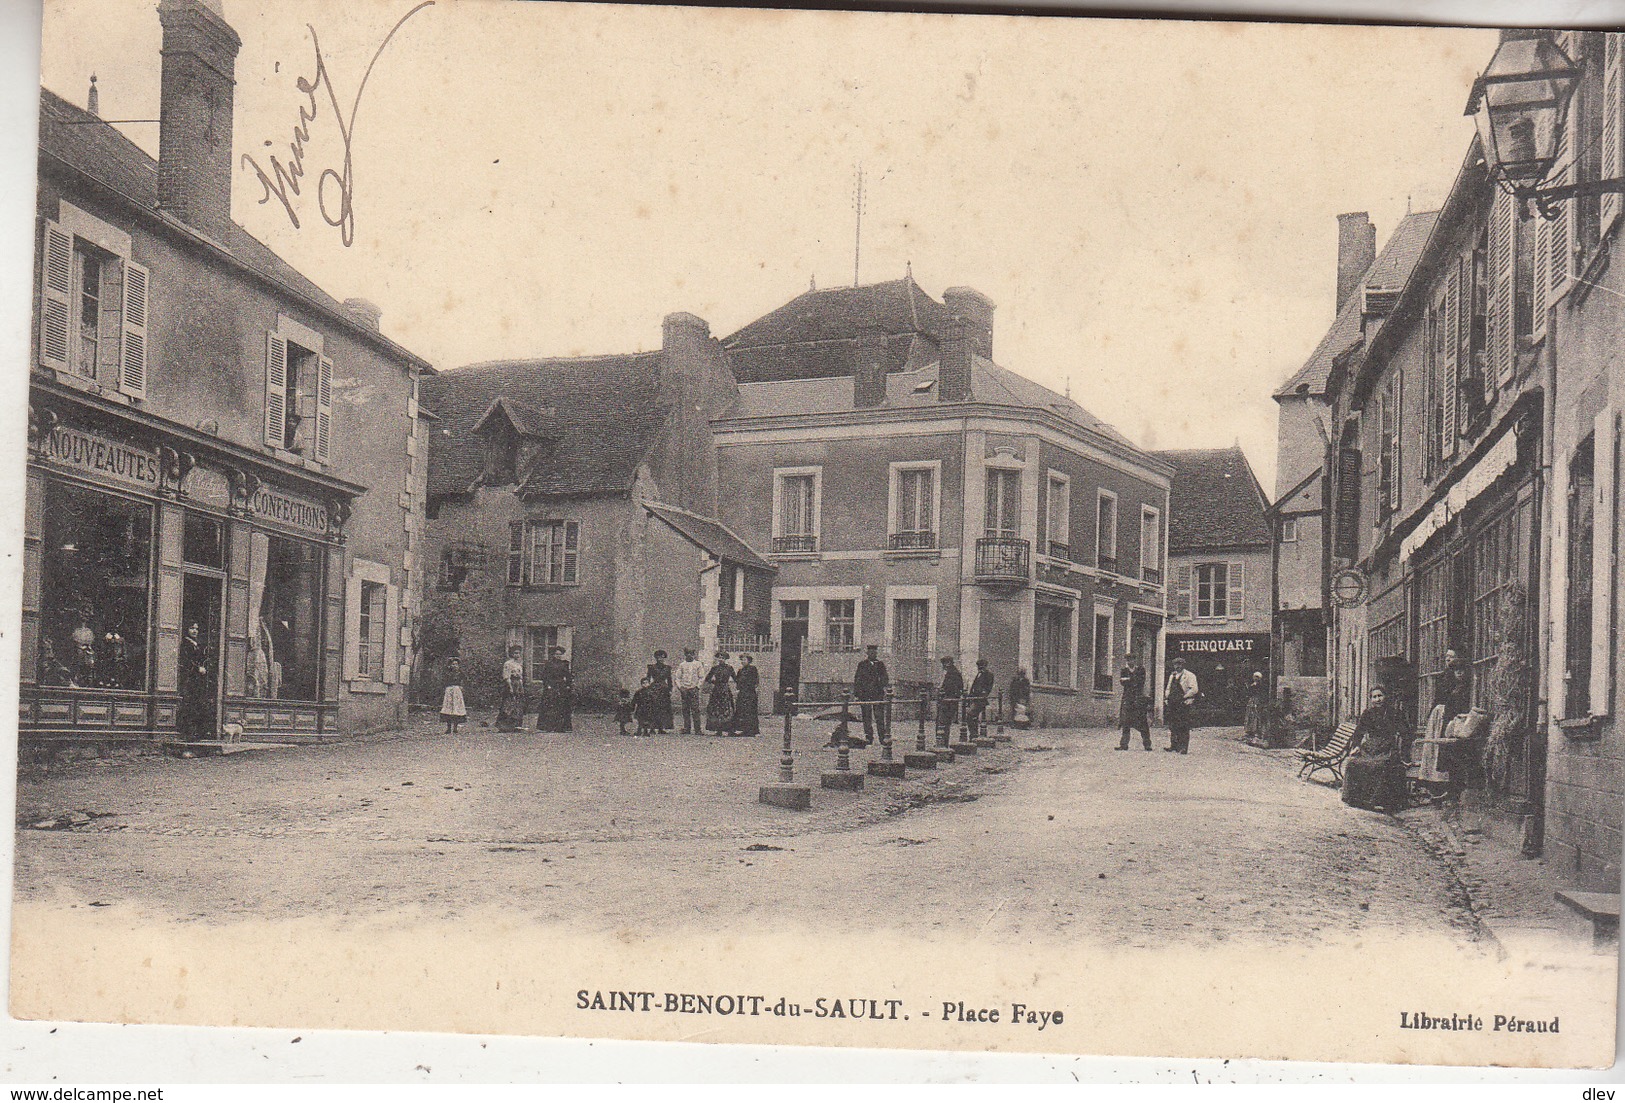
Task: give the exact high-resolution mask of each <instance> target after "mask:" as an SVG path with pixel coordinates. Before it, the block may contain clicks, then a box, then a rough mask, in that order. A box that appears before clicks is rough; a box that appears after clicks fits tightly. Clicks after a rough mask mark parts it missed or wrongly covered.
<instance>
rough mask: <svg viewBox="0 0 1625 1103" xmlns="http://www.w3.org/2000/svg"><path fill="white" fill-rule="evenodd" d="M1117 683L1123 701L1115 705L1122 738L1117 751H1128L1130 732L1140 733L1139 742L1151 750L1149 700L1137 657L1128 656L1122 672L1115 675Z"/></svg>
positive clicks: (1118, 742) (1141, 667) (1143, 670)
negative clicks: (1120, 689)
mask: <svg viewBox="0 0 1625 1103" xmlns="http://www.w3.org/2000/svg"><path fill="white" fill-rule="evenodd" d="M1117 683H1118V684H1119V685H1121V686H1122V687H1123V699H1122V700H1121V701H1119V702H1118V705H1117V726H1118V727H1119V728H1120V729H1122V738H1121V739H1119V740H1118V741H1117V749H1118V750H1120V751H1126V750H1128V735H1129V732H1131V731H1138V732H1139V733H1140V741H1141V742H1142V743H1144V744H1145V749H1146V750H1148V751H1149V750H1150V749H1151V698H1150V697H1148V696H1146V692H1145V667H1143V666H1141V665H1140V660H1139V657H1138V656H1136V655H1130V656H1128V658H1127V659H1126V660H1125V661H1124V663H1123V670H1122V672H1121V673H1119V674H1118V675H1117Z"/></svg>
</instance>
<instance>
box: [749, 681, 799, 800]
mask: <svg viewBox="0 0 1625 1103" xmlns="http://www.w3.org/2000/svg"><path fill="white" fill-rule="evenodd" d="M795 718H796V691H795V690H793V689H787V690H785V691H784V748H783V750H782V751H781V752H780V755H779V782H778V784H777V785H764V786H762V788H761V790H760V792H758V794H757V796H756V799H757V800H758V801H759V802H760V803H762V804H771V805H773V806H774V807H775V808H788V809H790V810H791V811H793V812H805V811H806V810H807V809H809V808H811V807H812V790H811V789H809V788H808V787H807V786H805V785H796V784H794V782H795V752H794V751H793V750H792V749H791V746H790V740H791V736H792V733H793V730H794V725H795Z"/></svg>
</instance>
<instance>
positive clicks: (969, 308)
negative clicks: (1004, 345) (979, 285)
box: [942, 287, 993, 360]
mask: <svg viewBox="0 0 1625 1103" xmlns="http://www.w3.org/2000/svg"><path fill="white" fill-rule="evenodd" d="M942 303H943V305H944V306H946V307H947V308H948V312H949V313H950V314H952V315H954V316H955V317H958V318H962V319H963V320H964V321H965V323H966V325H967V326H968V327H969V328H968V330H967V333H968V334H969V336H970V341H971V348H972V349H973V350H974V351H975V353H976V355H978V356H980V357H983V358H984V359H987V360H991V359H993V300H992V299H990V298H988V297H987V296H986V295H984V294H982V293H981V292H980V291H978V290H976V289H975V288H974V287H950V288H948V290H946V291H944V292H943V293H942Z"/></svg>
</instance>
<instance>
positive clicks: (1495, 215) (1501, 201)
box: [1484, 188, 1518, 389]
mask: <svg viewBox="0 0 1625 1103" xmlns="http://www.w3.org/2000/svg"><path fill="white" fill-rule="evenodd" d="M1517 218H1518V202H1517V200H1515V199H1513V198H1512V196H1510V195H1508V194H1507V193H1506V191H1504V190H1503V189H1501V188H1497V189H1496V190H1495V199H1494V201H1493V203H1492V205H1491V207H1490V255H1489V269H1490V271H1489V278H1490V301H1489V346H1490V347H1489V359H1490V362H1489V364H1488V366H1487V367H1486V369H1485V373H1484V374H1485V386H1486V388H1488V387H1490V386H1493V387H1495V388H1496V389H1499V388H1501V387H1504V386H1506V385H1507V384H1508V383H1510V382H1512V378H1513V376H1514V375H1516V374H1517V367H1518V341H1517V334H1516V333H1515V332H1514V325H1513V318H1514V316H1515V304H1516V301H1517V300H1516V297H1515V295H1514V286H1513V284H1514V281H1515V280H1516V279H1517V267H1516V264H1515V255H1514V251H1515V250H1516V248H1517V230H1518V227H1517Z"/></svg>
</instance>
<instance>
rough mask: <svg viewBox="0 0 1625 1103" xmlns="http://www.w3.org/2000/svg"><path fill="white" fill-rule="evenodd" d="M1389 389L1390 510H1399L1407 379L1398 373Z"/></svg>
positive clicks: (1402, 480) (1402, 479) (1402, 478)
mask: <svg viewBox="0 0 1625 1103" xmlns="http://www.w3.org/2000/svg"><path fill="white" fill-rule="evenodd" d="M1389 388H1390V394H1389V398H1388V434H1389V436H1388V449H1389V457H1388V470H1389V475H1388V508H1389V509H1396V510H1397V509H1398V508H1399V489H1400V484H1401V483H1402V482H1404V477H1403V469H1402V468H1401V467H1400V462H1401V460H1403V459H1404V450H1403V445H1402V438H1403V437H1404V424H1405V419H1404V417H1403V416H1402V414H1403V411H1404V409H1405V407H1404V405H1403V403H1404V401H1405V377H1404V376H1403V375H1400V374H1398V373H1397V372H1396V373H1395V374H1394V378H1393V381H1392V382H1391V383H1390V384H1389Z"/></svg>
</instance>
